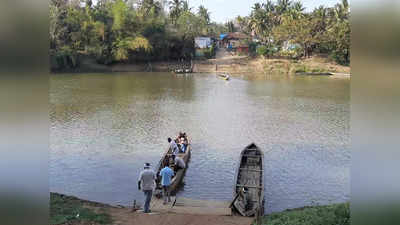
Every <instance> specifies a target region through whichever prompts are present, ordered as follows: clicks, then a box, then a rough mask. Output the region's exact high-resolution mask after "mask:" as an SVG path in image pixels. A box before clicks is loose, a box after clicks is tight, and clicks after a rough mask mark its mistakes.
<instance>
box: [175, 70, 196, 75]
mask: <svg viewBox="0 0 400 225" xmlns="http://www.w3.org/2000/svg"><path fill="white" fill-rule="evenodd" d="M192 72H193V71H192V69H175V70H174V73H177V74H180V73H192Z"/></svg>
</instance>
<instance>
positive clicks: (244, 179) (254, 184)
mask: <svg viewBox="0 0 400 225" xmlns="http://www.w3.org/2000/svg"><path fill="white" fill-rule="evenodd" d="M263 167H264V155H263V152H262V151H261V150H260V149H259V148H258V147H257V146H256V145H255V144H250V145H249V146H247V147H246V148H245V149H244V150H243V151H242V152H241V154H240V164H239V167H238V170H237V176H236V182H235V187H234V193H233V194H234V197H235V196H237V198H236V201H234V202H233V206H234V207H233V208H232V209H233V211H234V213H239V214H240V215H242V216H254V215H256V213H258V211H260V214H262V213H263V212H264V181H263V177H264V174H263V173H264V170H263ZM244 189H246V190H245V192H244Z"/></svg>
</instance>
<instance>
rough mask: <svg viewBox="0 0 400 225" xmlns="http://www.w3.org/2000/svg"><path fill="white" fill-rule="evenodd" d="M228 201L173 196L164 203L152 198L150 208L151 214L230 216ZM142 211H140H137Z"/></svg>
mask: <svg viewBox="0 0 400 225" xmlns="http://www.w3.org/2000/svg"><path fill="white" fill-rule="evenodd" d="M229 204H230V202H221V201H212V200H194V199H189V198H181V197H176V196H173V197H171V202H170V203H168V204H166V205H164V204H163V200H162V199H157V198H153V199H152V201H151V205H150V209H151V211H152V214H156V213H175V214H192V215H214V216H230V215H231V209H230V208H229V207H228V206H229ZM137 212H138V213H143V212H142V211H137Z"/></svg>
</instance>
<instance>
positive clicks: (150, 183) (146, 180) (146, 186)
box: [138, 163, 156, 213]
mask: <svg viewBox="0 0 400 225" xmlns="http://www.w3.org/2000/svg"><path fill="white" fill-rule="evenodd" d="M155 180H156V174H155V173H154V171H153V170H152V169H151V168H150V163H145V164H144V170H143V171H142V172H140V175H139V181H138V189H139V190H140V189H142V190H143V192H144V195H145V196H146V199H145V203H144V210H143V212H144V213H150V212H151V211H150V202H151V197H152V195H153V189H154V187H155Z"/></svg>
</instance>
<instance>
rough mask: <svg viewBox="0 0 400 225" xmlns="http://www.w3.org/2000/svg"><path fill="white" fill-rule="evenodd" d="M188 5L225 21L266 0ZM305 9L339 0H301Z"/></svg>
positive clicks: (197, 0) (206, 0)
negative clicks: (200, 7)
mask: <svg viewBox="0 0 400 225" xmlns="http://www.w3.org/2000/svg"><path fill="white" fill-rule="evenodd" d="M187 1H189V5H190V6H191V7H194V8H195V9H196V11H197V8H198V7H199V5H204V6H205V7H206V8H207V9H208V10H209V11H210V12H211V19H212V21H216V22H220V23H225V22H227V21H228V20H230V19H233V18H235V17H236V16H238V15H240V16H248V15H249V14H250V11H251V7H252V6H253V5H254V4H255V3H257V2H261V3H262V2H266V0H187ZM301 2H302V3H303V6H304V7H305V8H306V11H312V10H313V9H314V8H316V7H318V6H320V5H324V6H326V7H330V6H334V5H335V4H337V3H339V2H341V0H301ZM349 2H350V1H349Z"/></svg>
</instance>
